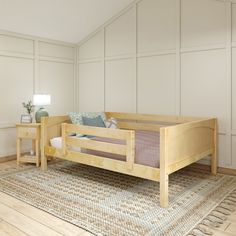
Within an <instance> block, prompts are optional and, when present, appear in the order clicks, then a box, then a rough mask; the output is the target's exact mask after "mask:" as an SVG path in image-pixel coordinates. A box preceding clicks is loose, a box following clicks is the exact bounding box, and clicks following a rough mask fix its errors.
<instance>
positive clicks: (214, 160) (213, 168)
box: [211, 153, 217, 175]
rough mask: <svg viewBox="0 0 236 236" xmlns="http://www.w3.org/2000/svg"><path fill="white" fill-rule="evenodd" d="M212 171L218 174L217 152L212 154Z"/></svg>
mask: <svg viewBox="0 0 236 236" xmlns="http://www.w3.org/2000/svg"><path fill="white" fill-rule="evenodd" d="M211 173H212V174H213V175H216V174H217V157H216V153H213V154H212V156H211Z"/></svg>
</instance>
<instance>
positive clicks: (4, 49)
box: [0, 31, 76, 157]
mask: <svg viewBox="0 0 236 236" xmlns="http://www.w3.org/2000/svg"><path fill="white" fill-rule="evenodd" d="M74 62H75V45H72V44H67V43H62V42H56V41H52V40H45V39H40V38H33V37H27V36H23V35H18V34H13V33H8V32H5V31H1V32H0V157H2V156H7V155H12V154H15V153H16V142H15V140H16V131H15V128H14V125H15V123H16V122H19V121H20V116H21V114H24V113H25V110H24V109H23V107H22V102H27V101H29V100H32V96H33V94H34V93H49V94H51V99H52V105H51V106H49V107H48V108H47V110H48V111H49V112H50V114H65V113H66V112H68V111H72V110H74V108H75V105H76V104H75V92H74V90H75V89H74V88H75V86H74V84H75V83H74V81H75V63H74ZM24 149H25V150H27V149H28V144H27V143H25V145H24Z"/></svg>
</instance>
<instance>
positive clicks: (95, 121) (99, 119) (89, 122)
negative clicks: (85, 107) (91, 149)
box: [82, 116, 106, 127]
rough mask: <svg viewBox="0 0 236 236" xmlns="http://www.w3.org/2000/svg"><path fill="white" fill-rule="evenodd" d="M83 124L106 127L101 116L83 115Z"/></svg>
mask: <svg viewBox="0 0 236 236" xmlns="http://www.w3.org/2000/svg"><path fill="white" fill-rule="evenodd" d="M82 120H83V125H88V126H95V127H106V126H105V124H104V121H103V119H102V117H101V116H96V117H94V118H89V117H86V116H83V117H82Z"/></svg>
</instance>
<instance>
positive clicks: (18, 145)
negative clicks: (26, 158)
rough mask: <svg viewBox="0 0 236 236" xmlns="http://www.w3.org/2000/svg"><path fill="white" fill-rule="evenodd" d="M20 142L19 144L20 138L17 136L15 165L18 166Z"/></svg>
mask: <svg viewBox="0 0 236 236" xmlns="http://www.w3.org/2000/svg"><path fill="white" fill-rule="evenodd" d="M20 144H21V140H20V138H17V141H16V153H17V161H16V162H17V166H19V164H20V152H21V148H20Z"/></svg>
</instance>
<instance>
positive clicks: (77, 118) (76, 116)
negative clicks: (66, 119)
mask: <svg viewBox="0 0 236 236" xmlns="http://www.w3.org/2000/svg"><path fill="white" fill-rule="evenodd" d="M69 116H70V119H71V121H72V123H73V124H75V125H83V118H82V117H83V116H84V117H88V118H95V117H97V116H101V117H102V119H103V121H104V122H105V120H106V115H105V113H104V112H78V113H77V112H70V113H69Z"/></svg>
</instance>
